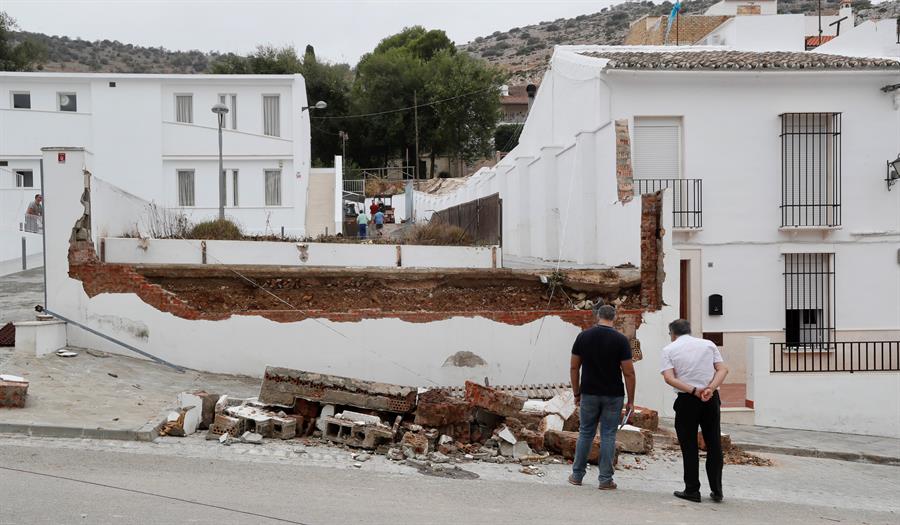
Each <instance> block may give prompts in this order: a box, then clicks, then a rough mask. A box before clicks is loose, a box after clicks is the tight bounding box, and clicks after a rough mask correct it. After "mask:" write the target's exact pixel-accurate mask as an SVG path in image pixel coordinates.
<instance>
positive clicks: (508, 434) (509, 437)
mask: <svg viewBox="0 0 900 525" xmlns="http://www.w3.org/2000/svg"><path fill="white" fill-rule="evenodd" d="M497 437H498V438H500V439H501V440H503V441H505V442H507V443H509V444H510V445H515V444H516V442H517V441H518V439H516V436H515V435H513V433H512V430H510V429H509V427H507V426H506V425H504V426H502V427H501V428H500V429H499V430H498V431H497Z"/></svg>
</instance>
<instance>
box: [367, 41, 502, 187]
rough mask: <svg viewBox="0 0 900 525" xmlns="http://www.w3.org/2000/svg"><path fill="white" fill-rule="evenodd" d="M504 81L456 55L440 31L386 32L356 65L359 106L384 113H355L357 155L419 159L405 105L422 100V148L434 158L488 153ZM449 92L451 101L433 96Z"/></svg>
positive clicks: (377, 159)
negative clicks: (367, 115) (390, 34)
mask: <svg viewBox="0 0 900 525" xmlns="http://www.w3.org/2000/svg"><path fill="white" fill-rule="evenodd" d="M501 83H502V79H501V78H500V73H498V72H497V70H495V69H493V68H491V67H490V66H488V65H486V64H485V63H483V62H481V61H479V60H476V59H474V58H471V57H470V56H469V55H467V54H457V53H456V46H455V45H454V43H453V42H452V41H451V40H450V39H449V38H447V35H446V33H444V32H443V31H439V30H431V31H427V30H425V29H424V28H422V27H420V26H415V27H410V28H406V29H404V30H403V31H401V32H400V33H398V34H396V35H392V36H389V37H387V38H385V39H384V40H382V41H381V42H380V43H379V44H378V45H377V46H376V47H375V49H374V50H373V51H372V52H371V53H368V54H366V55H364V56H363V57H362V59H360V62H359V65H358V66H357V70H356V79H355V81H354V84H353V109H354V113H356V114H371V113H380V112H385V113H383V114H377V115H372V116H369V117H365V118H361V119H355V121H354V122H353V127H354V128H355V132H356V135H357V137H358V139H357V140H356V141H353V145H352V148H351V150H352V152H353V156H354V158H355V159H357V160H359V161H360V162H365V163H372V164H382V165H383V164H384V163H386V162H387V161H388V160H390V159H392V158H396V157H398V156H399V157H401V158H405V157H406V156H407V153H409V154H410V156H412V157H413V158H414V152H415V145H416V143H415V138H416V134H415V128H416V121H415V113H414V111H412V110H408V109H407V108H411V107H412V106H414V105H415V104H416V103H418V104H420V105H423V104H424V105H423V106H422V107H420V108H419V111H418V113H419V118H418V128H419V150H420V152H422V153H425V152H427V153H429V154H430V155H431V157H432V160H433V159H434V157H435V156H437V155H443V154H448V155H453V156H454V157H456V158H457V159H459V160H472V159H474V158H477V157H481V156H483V155H485V154H489V153H490V147H491V146H490V144H491V139H492V134H493V130H494V127H495V126H496V123H497V119H498V117H499V96H498V94H497V89H498V88H499V86H500V84H501ZM445 99H452V100H446V101H445V102H440V103H434V102H436V101H441V100H445ZM392 110H398V111H392ZM433 167H434V162H432V171H433V169H434V168H433ZM433 175H434V174H433V173H432V176H433Z"/></svg>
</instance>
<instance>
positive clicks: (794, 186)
mask: <svg viewBox="0 0 900 525" xmlns="http://www.w3.org/2000/svg"><path fill="white" fill-rule="evenodd" d="M840 224H841V114H840V113H784V114H782V115H781V226H782V227H790V226H795V227H796V226H804V227H831V226H839V225H840Z"/></svg>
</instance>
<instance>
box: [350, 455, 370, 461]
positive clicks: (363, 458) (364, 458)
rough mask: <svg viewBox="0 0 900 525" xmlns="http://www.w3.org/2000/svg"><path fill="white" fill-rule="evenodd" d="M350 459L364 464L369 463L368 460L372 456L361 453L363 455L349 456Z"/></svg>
mask: <svg viewBox="0 0 900 525" xmlns="http://www.w3.org/2000/svg"><path fill="white" fill-rule="evenodd" d="M350 457H351V458H353V459H355V460H356V461H359V462H360V463H364V462H366V461H369V460H370V459H372V454H365V453H363V454H351V455H350Z"/></svg>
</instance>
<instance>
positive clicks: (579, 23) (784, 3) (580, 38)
mask: <svg viewBox="0 0 900 525" xmlns="http://www.w3.org/2000/svg"><path fill="white" fill-rule="evenodd" d="M717 1H718V0H693V1H686V2H685V10H684V11H682V12H683V13H685V14H702V13H703V12H704V11H705V10H706V9H707V8H708V7H709V6H711V5H713V4H714V3H716V2H717ZM839 4H840V1H839V0H823V1H822V9H823V12H828V11H835V10H836V9H837V8H838V6H839ZM854 5H855V6H856V7H855V10H856V11H857V20H858V21H862V20H868V19H870V18H892V17H896V16H897V15H900V0H891V1H888V2H883V3H881V4H877V5H874V6H870V4H869V3H868V1H867V0H866V1H860V0H856V1H855V2H854ZM817 6H818V3H817V1H816V0H779V2H778V11H779V13H815V12H816V9H817ZM671 10H672V4H671V3H670V2H668V1H667V2H663V3H661V4H654V3H652V2H648V1H635V2H625V3H622V4H617V5H614V6H612V7H609V8H604V9H602V10H601V11H600V12H598V13H594V14H591V15H581V16H578V17H575V18H560V19H557V20H553V21H546V22H541V23H539V24H534V25H530V26H524V27H514V28H512V29H510V30H508V31H506V32H500V31H497V32H495V33H493V34H492V35H490V36H485V37H479V38H476V39H475V40H474V41H472V42H469V43H467V44H463V45H460V46H459V49H460V50H463V51H466V52H468V53H470V54H472V55H474V56H476V57H480V58H483V59H485V60H487V61H489V62H491V63H493V64H496V65H498V66H500V67H502V68H503V69H505V70H506V71H508V72H509V74H510V76H511V79H510V83H525V82H535V81H540V79H541V76H543V74H544V69H545V68H546V67H547V62H548V61H549V59H550V55H551V54H552V53H553V46H554V45H558V44H610V45H615V44H621V43H622V41H623V40H624V38H625V34H626V33H627V32H628V27H629V25H630V24H631V23H632V22H634V21H635V20H637V19H639V18H641V17H642V16H644V15H651V16H652V15H665V14H668V13H669V12H670V11H671Z"/></svg>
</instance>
